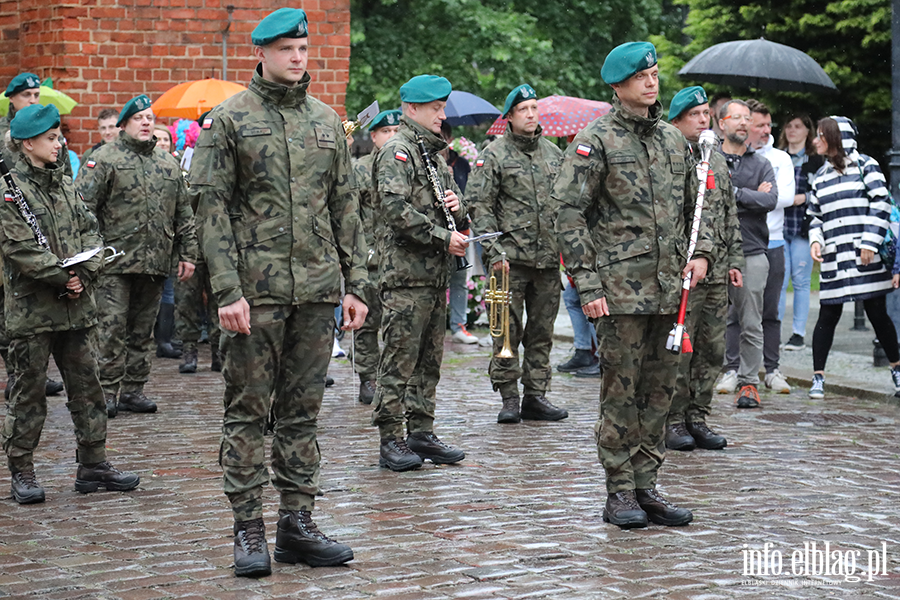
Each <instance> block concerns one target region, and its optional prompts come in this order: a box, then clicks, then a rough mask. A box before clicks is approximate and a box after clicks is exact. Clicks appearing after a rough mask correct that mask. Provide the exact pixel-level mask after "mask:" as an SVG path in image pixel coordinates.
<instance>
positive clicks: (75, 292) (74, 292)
mask: <svg viewBox="0 0 900 600" xmlns="http://www.w3.org/2000/svg"><path fill="white" fill-rule="evenodd" d="M69 275H71V277H69V281H67V282H66V291H67V293H66V296H68V297H69V298H71V299H72V300H75V299H76V298H78V297H79V296H81V292H83V291H84V284H82V283H81V279H79V277H78V275H76V274H75V271H69Z"/></svg>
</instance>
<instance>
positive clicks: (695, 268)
mask: <svg viewBox="0 0 900 600" xmlns="http://www.w3.org/2000/svg"><path fill="white" fill-rule="evenodd" d="M707 268H709V262H708V261H707V260H706V259H705V258H695V259H694V260H692V261H691V262H689V263H688V264H687V266H686V267H685V268H684V271H682V272H681V276H682V277H687V275H688V273H693V274H692V275H691V288H692V289H693V288H695V287H696V286H697V284H698V283H700V280H701V279H703V278H704V277H706V269H707Z"/></svg>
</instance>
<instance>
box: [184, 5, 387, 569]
mask: <svg viewBox="0 0 900 600" xmlns="http://www.w3.org/2000/svg"><path fill="white" fill-rule="evenodd" d="M307 35H308V34H307V22H306V14H305V13H304V12H303V11H302V10H299V9H291V8H282V9H279V10H277V11H275V12H273V13H272V14H271V15H269V16H268V17H266V18H265V19H263V21H262V22H260V24H259V25H258V26H257V27H256V29H255V30H254V31H253V35H252V38H251V39H252V42H253V44H254V46H255V48H254V52H255V55H256V57H257V58H258V59H259V61H260V64H259V66H258V67H257V68H256V73H255V74H254V75H253V79H252V81H251V82H250V87H249V89H248V90H247V91H244V92H241V93H239V94H236V95H234V96H232V97H231V98H229V99H228V100H226V101H225V102H223V103H222V104H220V105H218V106H217V107H216V108H214V109H213V110H212V111H211V112H210V114H209V116H207V117H206V119H204V121H203V124H202V126H201V133H200V138H199V140H198V142H197V147H196V149H195V152H194V158H193V161H192V164H191V171H190V183H191V188H192V189H195V190H196V191H197V194H198V195H199V198H200V202H199V208H198V212H197V218H198V222H199V224H200V238H201V240H202V242H203V256H204V258H205V259H206V263H207V265H208V266H209V272H210V281H211V283H212V291H213V294H214V295H215V296H216V300H217V301H218V304H219V320H220V322H221V325H222V328H223V330H224V335H225V337H224V338H223V340H222V346H223V350H224V351H225V363H224V371H223V372H224V375H225V417H224V424H223V428H222V447H221V450H220V452H219V461H220V464H221V465H222V469H223V471H224V475H225V477H224V487H225V494H226V495H227V496H228V499H229V500H230V501H231V507H232V511H233V513H234V521H235V524H234V536H235V537H234V564H235V574H236V575H238V576H260V575H267V574H269V573H270V572H271V559H270V557H269V552H268V546H267V544H266V537H265V524H264V522H263V517H262V513H263V510H262V509H263V507H262V494H263V486H265V485H266V484H267V483H268V480H269V476H268V469H267V467H266V458H265V447H266V444H265V438H264V437H263V431H264V429H265V425H266V417H267V415H268V413H269V406H270V401H271V402H273V403H274V404H273V407H272V411H273V414H274V417H275V426H274V434H275V437H274V439H273V441H272V459H271V466H272V471H273V473H274V479H273V484H274V485H275V488H276V489H277V490H278V492H279V493H280V496H281V504H280V506H279V510H278V515H279V518H278V532H277V536H276V542H275V543H276V546H275V560H277V561H280V562H289V563H296V562H298V561H302V562H305V563H307V564H309V565H311V566H328V565H338V564H343V563H345V562H347V561H349V560H352V559H353V551H352V550H351V549H350V548H349V547H348V546H347V545H345V544H340V543H338V542H335V541H334V540H330V539H329V538H327V537H325V536H324V535H323V534H322V533H321V532H320V531H319V530H318V529H317V528H316V525H315V523H314V522H313V521H312V516H311V511H312V510H313V508H314V505H315V498H316V493H317V492H318V487H317V485H316V482H317V480H318V475H319V462H320V455H319V447H318V443H317V441H316V429H317V417H318V413H319V408H320V407H321V405H322V396H323V394H324V391H325V375H326V371H327V369H328V363H329V361H330V360H331V346H332V339H333V331H334V326H335V319H334V307H335V306H336V305H337V304H338V303H339V301H340V300H341V297H340V294H341V276H343V278H344V281H345V285H346V294H345V295H344V297H343V319H344V326H343V328H344V329H345V330H349V329H358V328H359V326H360V325H361V324H362V322H363V321H364V320H365V317H366V312H367V308H366V305H365V303H364V302H363V301H362V300H361V298H364V297H365V296H366V288H367V287H368V285H369V284H368V277H367V275H366V262H365V261H366V254H367V252H368V249H367V247H366V241H365V237H364V236H363V232H362V227H361V225H360V220H359V205H358V200H357V195H356V189H355V186H354V184H353V173H352V170H351V165H350V152H349V150H348V148H347V144H345V143H344V130H343V127H342V125H341V120H340V118H339V117H338V115H337V114H336V113H335V112H334V111H333V110H332V109H330V108H329V107H328V106H326V105H325V104H324V103H322V102H320V101H319V100H317V99H315V98H313V97H311V96H309V95H308V94H307V87H308V86H309V83H310V76H309V74H308V73H307V72H306V65H307V60H308V50H309V45H308V41H307ZM273 393H274V400H271V399H272V397H273Z"/></svg>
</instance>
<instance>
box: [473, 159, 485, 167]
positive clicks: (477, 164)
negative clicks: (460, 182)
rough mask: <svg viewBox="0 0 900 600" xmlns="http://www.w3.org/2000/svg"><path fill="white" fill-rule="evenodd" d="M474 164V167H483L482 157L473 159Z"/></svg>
mask: <svg viewBox="0 0 900 600" xmlns="http://www.w3.org/2000/svg"><path fill="white" fill-rule="evenodd" d="M475 166H476V167H483V166H484V159H483V158H479V159H478V160H476V161H475Z"/></svg>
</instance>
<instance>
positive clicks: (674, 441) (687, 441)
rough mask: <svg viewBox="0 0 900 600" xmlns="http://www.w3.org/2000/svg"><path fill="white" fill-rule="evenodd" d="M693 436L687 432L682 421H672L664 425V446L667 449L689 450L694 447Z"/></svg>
mask: <svg viewBox="0 0 900 600" xmlns="http://www.w3.org/2000/svg"><path fill="white" fill-rule="evenodd" d="M696 447H697V445H696V444H695V443H694V437H693V436H692V435H691V434H690V433H688V430H687V427H685V426H684V423H672V424H671V425H666V448H668V449H669V450H682V451H685V452H689V451H691V450H693V449H694V448H696Z"/></svg>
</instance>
